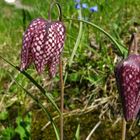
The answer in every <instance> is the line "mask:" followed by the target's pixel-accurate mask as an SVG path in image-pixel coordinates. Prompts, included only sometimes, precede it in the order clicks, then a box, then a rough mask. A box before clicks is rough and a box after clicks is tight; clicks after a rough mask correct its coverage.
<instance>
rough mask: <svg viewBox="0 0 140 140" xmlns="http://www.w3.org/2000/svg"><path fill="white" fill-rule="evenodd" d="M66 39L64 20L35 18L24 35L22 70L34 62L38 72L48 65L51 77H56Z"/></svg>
mask: <svg viewBox="0 0 140 140" xmlns="http://www.w3.org/2000/svg"><path fill="white" fill-rule="evenodd" d="M64 39H65V27H64V25H63V23H62V22H60V21H55V22H50V21H47V20H44V19H42V18H37V19H35V20H33V21H32V22H31V23H30V25H29V27H28V28H27V30H26V31H25V34H24V36H23V46H22V51H21V66H20V70H21V71H23V70H25V69H27V68H28V67H29V65H30V64H31V63H32V62H33V63H34V65H35V67H36V70H37V71H38V73H41V72H42V71H43V70H44V69H45V65H47V66H48V68H49V75H50V77H54V76H55V74H56V66H57V64H58V63H59V58H60V55H61V52H62V50H63V45H64Z"/></svg>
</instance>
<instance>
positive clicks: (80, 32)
mask: <svg viewBox="0 0 140 140" xmlns="http://www.w3.org/2000/svg"><path fill="white" fill-rule="evenodd" d="M78 14H79V18H80V19H82V14H81V9H80V10H78ZM82 28H83V23H82V22H80V25H79V33H78V36H77V39H76V43H75V45H74V48H73V51H72V54H71V57H70V61H69V66H71V64H72V61H73V58H74V56H75V54H76V51H77V48H78V46H79V43H80V39H81V36H82Z"/></svg>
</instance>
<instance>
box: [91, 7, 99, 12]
mask: <svg viewBox="0 0 140 140" xmlns="http://www.w3.org/2000/svg"><path fill="white" fill-rule="evenodd" d="M90 11H91V12H97V11H98V6H93V7H90Z"/></svg>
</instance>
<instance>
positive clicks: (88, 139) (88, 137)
mask: <svg viewBox="0 0 140 140" xmlns="http://www.w3.org/2000/svg"><path fill="white" fill-rule="evenodd" d="M100 124H101V121H99V122H98V123H97V124H96V125H95V126H94V128H93V129H92V130H91V132H90V133H89V135H88V136H87V138H86V140H90V138H91V136H92V134H93V133H94V132H95V130H96V129H97V128H98V127H99V125H100Z"/></svg>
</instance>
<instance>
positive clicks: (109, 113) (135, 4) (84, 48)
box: [0, 0, 140, 140]
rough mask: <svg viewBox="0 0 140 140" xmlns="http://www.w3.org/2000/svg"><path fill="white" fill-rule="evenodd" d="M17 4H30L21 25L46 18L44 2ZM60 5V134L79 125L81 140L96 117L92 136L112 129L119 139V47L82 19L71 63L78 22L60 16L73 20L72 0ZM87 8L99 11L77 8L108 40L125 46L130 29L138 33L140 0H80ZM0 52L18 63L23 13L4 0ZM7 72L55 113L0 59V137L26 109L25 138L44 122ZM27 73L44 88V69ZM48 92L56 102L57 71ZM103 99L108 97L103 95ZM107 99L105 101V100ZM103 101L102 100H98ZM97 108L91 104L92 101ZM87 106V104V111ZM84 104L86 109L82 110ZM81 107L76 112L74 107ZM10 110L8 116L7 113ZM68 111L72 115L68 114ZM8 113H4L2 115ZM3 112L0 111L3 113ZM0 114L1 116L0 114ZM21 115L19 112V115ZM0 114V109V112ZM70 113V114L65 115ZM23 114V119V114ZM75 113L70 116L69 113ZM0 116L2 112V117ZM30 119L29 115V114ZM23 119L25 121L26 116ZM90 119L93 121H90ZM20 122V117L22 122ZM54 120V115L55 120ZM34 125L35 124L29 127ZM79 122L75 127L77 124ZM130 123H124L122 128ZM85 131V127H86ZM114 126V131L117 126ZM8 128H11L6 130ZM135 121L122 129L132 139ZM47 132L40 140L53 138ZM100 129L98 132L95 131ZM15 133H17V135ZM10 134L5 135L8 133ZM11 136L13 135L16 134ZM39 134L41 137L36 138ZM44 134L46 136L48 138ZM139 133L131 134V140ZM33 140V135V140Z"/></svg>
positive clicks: (109, 134) (107, 134) (0, 10)
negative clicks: (62, 106) (62, 31)
mask: <svg viewBox="0 0 140 140" xmlns="http://www.w3.org/2000/svg"><path fill="white" fill-rule="evenodd" d="M22 2H23V4H25V5H29V6H31V7H32V8H33V9H34V10H35V11H29V12H26V23H25V26H26V27H27V26H28V24H29V23H30V21H31V20H32V19H34V18H36V17H43V18H46V19H47V17H48V14H47V12H48V8H49V2H48V1H44V0H35V1H34V0H22ZM58 2H60V4H61V5H62V12H63V19H64V24H65V26H66V32H67V33H66V41H65V47H64V51H63V62H64V77H65V110H66V115H65V116H66V117H65V127H64V130H65V131H64V134H65V133H66V134H68V132H69V130H70V128H71V125H72V126H73V127H72V130H73V132H71V133H70V136H69V137H67V139H73V138H74V136H75V133H76V130H77V126H80V135H81V137H80V138H81V140H82V139H85V138H86V137H87V136H88V134H89V133H90V131H91V130H92V128H93V127H94V126H95V125H96V124H97V123H98V121H99V120H101V124H100V126H99V127H98V128H97V131H95V132H94V134H93V138H94V139H97V140H98V139H102V138H103V137H104V139H107V140H108V139H112V140H114V137H113V136H114V133H116V134H117V136H115V137H116V140H118V139H119V138H120V137H121V120H120V119H121V116H122V109H121V102H120V99H119V96H118V91H117V88H116V83H115V78H114V66H115V65H116V63H117V61H118V59H121V58H122V56H120V53H119V51H118V50H117V49H116V47H115V45H114V44H113V43H112V42H111V41H110V40H109V38H108V37H107V36H105V35H104V34H103V33H101V32H100V31H99V30H97V29H96V28H93V27H92V26H89V25H88V24H85V23H83V25H82V26H83V27H82V31H81V32H82V33H81V36H80V39H79V43H77V46H76V47H77V49H76V50H75V52H74V58H73V61H72V63H71V64H69V63H70V58H71V57H72V52H73V49H74V46H75V43H76V41H77V37H78V33H79V26H80V22H77V21H74V20H66V18H74V19H78V11H77V10H76V9H75V3H74V1H73V0H71V1H66V0H65V1H64V0H58ZM83 2H87V3H88V5H89V6H95V5H98V9H99V11H98V12H96V13H90V11H89V10H87V9H82V16H83V17H85V18H86V19H87V21H90V22H92V23H94V24H96V25H98V26H99V27H101V28H103V29H104V30H105V31H106V32H108V33H110V34H111V35H112V37H113V38H114V39H116V40H117V41H118V42H119V43H120V44H122V45H124V46H126V47H125V48H126V49H127V48H128V42H129V40H130V36H131V33H133V32H137V33H138V35H140V34H139V32H140V31H139V28H140V17H139V13H140V2H139V0H130V1H128V0H117V1H114V0H110V1H105V0H100V1H98V0H95V1H92V2H91V1H90V0H85V1H84V0H83ZM0 13H2V14H0V55H1V56H2V57H4V58H5V59H7V60H8V61H10V62H11V63H12V64H14V65H15V66H19V64H20V51H21V47H22V35H23V32H24V23H23V14H22V10H21V9H17V8H16V7H15V6H12V5H8V4H6V3H5V2H4V1H0ZM52 17H53V19H54V20H55V19H57V17H58V13H57V8H54V11H52ZM9 72H10V74H11V75H12V77H14V78H15V79H16V81H17V82H18V83H19V84H20V85H22V86H23V87H24V88H25V89H27V90H28V91H29V92H30V93H32V95H34V96H36V97H37V98H38V99H39V100H40V101H41V102H42V104H45V105H46V104H47V105H46V106H47V108H48V110H49V111H50V112H51V114H52V116H54V117H55V116H57V115H58V114H57V113H56V111H55V110H54V109H53V108H52V107H51V104H49V103H48V101H46V99H45V98H44V96H43V95H42V94H40V92H39V90H38V89H37V87H36V86H35V85H33V84H32V83H31V82H30V81H29V79H27V78H26V77H25V76H24V75H22V74H20V73H18V71H17V70H16V69H15V68H13V67H11V66H10V65H9V64H7V63H6V62H4V61H3V60H2V59H0V112H6V113H5V114H6V115H5V116H4V120H0V139H1V133H2V132H4V131H5V133H6V132H7V133H8V134H10V132H11V133H12V135H14V133H15V131H14V132H13V130H14V129H16V127H15V125H17V124H16V118H17V117H18V116H19V118H20V116H22V117H23V118H26V117H27V116H28V115H29V113H30V112H32V119H33V120H32V123H31V122H30V124H28V125H30V127H31V132H32V133H31V134H30V136H29V137H31V136H32V138H34V139H35V137H36V135H35V134H39V133H40V129H41V127H43V126H44V125H45V123H46V122H47V121H48V120H47V119H45V120H43V121H42V118H44V117H42V116H44V114H43V113H42V114H41V117H40V121H38V123H37V122H34V121H35V120H37V119H38V117H36V116H37V115H38V112H39V113H40V109H41V108H40V107H38V106H37V105H36V104H35V103H34V102H33V100H32V99H31V98H30V97H29V96H27V94H26V93H25V92H24V91H23V90H22V88H20V87H19V86H18V85H16V83H15V82H14V81H13V80H12V79H11V77H10V76H9ZM27 73H29V74H30V75H31V76H32V77H33V78H34V79H35V80H36V81H37V82H38V83H39V84H40V85H41V86H42V87H43V88H44V89H46V91H48V89H49V85H48V82H49V81H48V72H47V70H46V71H45V72H44V73H43V74H42V75H41V76H40V75H38V74H37V72H36V71H35V69H34V66H33V65H32V66H30V68H29V69H28V70H27ZM48 92H49V93H51V95H52V96H53V99H54V100H55V101H56V103H57V104H58V105H59V96H60V89H59V75H58V74H57V76H56V77H55V78H54V79H53V88H52V90H51V91H48ZM108 97H109V98H108ZM106 99H107V100H106ZM103 101H104V103H102V102H103ZM96 104H97V106H95V107H94V106H93V105H96ZM90 107H91V108H92V109H91V110H90ZM84 108H87V110H86V109H85V110H84ZM78 109H81V112H80V111H78ZM13 111H15V113H14V115H13V116H11V114H12V113H11V112H13ZM73 112H74V113H73ZM7 113H8V116H7ZM3 114H4V113H3ZM3 114H2V115H3ZM23 114H24V115H23ZM0 115H1V113H0ZM68 115H70V117H68ZM25 116H26V117H25ZM75 116H76V117H75ZM84 116H85V117H84ZM2 117H3V116H2ZM29 117H30V119H31V116H29ZM29 117H27V118H26V120H28V119H29ZM93 117H94V118H95V119H93ZM25 122H26V121H25ZM57 122H58V120H57V119H56V123H57ZM34 124H35V125H36V126H37V127H36V128H37V129H35V127H34ZM78 124H80V125H78ZM130 126H131V124H128V128H129V127H130ZM87 127H89V129H87V130H86V128H87ZM117 127H118V128H119V129H118V128H117ZM11 128H12V130H11ZM138 129H139V126H138V124H136V125H133V127H132V130H131V132H127V137H132V136H134V135H135V134H136V133H137V132H138ZM46 131H48V132H50V131H51V127H48V128H47V129H45V130H44V133H43V137H42V139H43V140H45V139H46V138H45V136H44V135H45V134H46V137H47V139H52V138H54V137H55V135H54V132H53V134H52V132H50V135H49V133H47V132H46ZM100 131H102V132H103V131H104V134H103V136H101V134H100V133H101V132H100ZM19 135H21V134H19ZM9 137H10V136H9ZM15 137H18V136H17V135H16V136H15ZM39 137H41V136H39ZM49 137H50V138H49ZM139 138H140V135H138V136H137V139H139ZM38 139H39V138H38Z"/></svg>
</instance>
